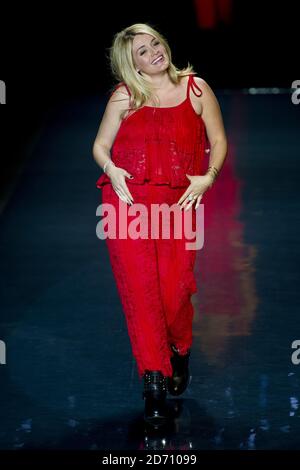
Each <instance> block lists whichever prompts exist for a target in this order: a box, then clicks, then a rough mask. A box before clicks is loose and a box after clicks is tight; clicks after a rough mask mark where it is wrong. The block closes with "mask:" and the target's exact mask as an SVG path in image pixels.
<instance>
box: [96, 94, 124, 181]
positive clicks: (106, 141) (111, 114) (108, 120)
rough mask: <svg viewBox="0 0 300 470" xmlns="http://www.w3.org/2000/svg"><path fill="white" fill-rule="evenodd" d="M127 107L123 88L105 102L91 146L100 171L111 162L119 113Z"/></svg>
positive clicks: (119, 122)
mask: <svg viewBox="0 0 300 470" xmlns="http://www.w3.org/2000/svg"><path fill="white" fill-rule="evenodd" d="M124 95H125V96H124ZM128 106H129V95H128V93H127V91H126V88H125V86H121V87H119V88H118V89H117V90H116V91H115V92H114V93H113V94H112V95H111V97H110V99H109V100H108V102H107V105H106V108H105V111H104V114H103V117H102V120H101V123H100V126H99V130H98V132H97V136H96V139H95V142H94V145H93V157H94V160H95V161H96V163H97V164H98V165H99V166H100V167H101V168H102V169H103V167H104V165H105V163H107V162H110V161H111V156H110V151H111V147H112V145H113V142H114V140H115V137H116V135H117V132H118V130H119V127H120V124H121V112H122V111H123V110H124V109H127V108H128ZM108 167H109V168H111V167H112V165H108ZM108 173H109V171H108V170H107V174H108Z"/></svg>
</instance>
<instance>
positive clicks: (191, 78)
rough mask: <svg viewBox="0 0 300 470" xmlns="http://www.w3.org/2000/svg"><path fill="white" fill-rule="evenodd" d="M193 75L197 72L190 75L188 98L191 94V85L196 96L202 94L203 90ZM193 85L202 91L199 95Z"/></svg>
mask: <svg viewBox="0 0 300 470" xmlns="http://www.w3.org/2000/svg"><path fill="white" fill-rule="evenodd" d="M193 75H195V74H191V75H189V80H188V87H187V98H188V97H189V96H190V95H189V92H190V87H191V88H192V90H193V93H194V95H196V96H198V97H199V96H201V95H202V90H201V88H199V86H198V85H197V83H196V82H195V80H194V76H193ZM193 87H195V88H197V90H199V91H200V94H199V95H197V93H196V92H195V90H194V88H193Z"/></svg>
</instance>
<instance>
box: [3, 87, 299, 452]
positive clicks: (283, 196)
mask: <svg viewBox="0 0 300 470" xmlns="http://www.w3.org/2000/svg"><path fill="white" fill-rule="evenodd" d="M218 97H219V99H220V104H221V108H222V111H223V115H224V122H225V127H226V130H227V133H228V139H229V154H228V158H227V160H226V163H225V166H224V168H223V171H222V174H221V176H220V177H219V180H218V181H217V183H216V184H215V185H214V187H213V189H212V190H210V191H209V192H207V193H206V195H205V197H204V198H203V203H204V204H205V243H204V248H203V249H202V250H199V253H198V254H197V266H196V274H197V283H198V292H197V294H195V295H194V297H193V302H194V307H195V317H194V342H193V348H192V353H191V361H190V364H191V374H192V378H191V383H190V385H189V388H188V389H187V390H186V392H185V393H184V394H183V395H182V396H181V397H178V398H176V399H175V398H173V397H169V400H170V406H172V408H173V412H174V418H173V420H172V422H171V423H170V425H169V426H168V427H167V428H165V429H162V430H160V431H159V432H153V431H151V430H149V429H146V428H145V427H144V424H143V418H142V415H143V400H142V383H141V382H140V381H139V379H138V376H137V370H136V364H135V361H134V359H133V358H132V354H131V347H130V343H129V338H128V336H127V330H126V324H125V320H124V316H123V313H122V309H121V305H120V302H119V298H118V294H117V291H116V287H115V284H114V280H113V275H112V272H111V268H110V264H109V258H108V253H107V251H106V247H105V242H104V241H103V240H99V239H98V238H97V237H96V233H95V231H96V224H97V222H98V217H96V207H97V205H98V204H99V203H100V202H101V192H99V191H98V190H97V189H96V188H95V181H96V179H97V178H98V176H99V175H100V170H99V169H98V168H97V167H96V164H95V162H94V161H93V160H92V156H91V145H92V142H93V139H94V137H95V134H96V131H97V127H98V123H99V119H100V117H101V113H102V109H101V106H100V105H99V97H92V98H90V99H87V100H86V101H84V102H82V101H79V102H77V103H70V104H69V105H68V106H66V107H65V108H64V109H61V110H53V113H52V114H51V115H49V117H48V121H47V122H45V123H44V125H43V126H42V127H41V130H40V132H39V134H38V135H37V138H36V140H35V142H34V145H33V148H32V149H31V151H32V155H31V158H30V159H29V160H28V165H27V167H26V168H25V170H24V172H23V173H22V174H21V176H20V177H19V179H18V181H17V184H16V186H15V189H14V192H13V194H12V195H11V197H10V199H9V201H8V202H7V204H6V206H5V209H4V211H3V213H2V216H1V234H0V258H1V291H2V294H1V312H2V314H1V315H2V316H1V331H0V339H1V340H3V341H5V343H6V364H2V365H1V366H0V376H1V412H0V413H1V416H0V448H2V449H20V448H24V449H25V448H31V449H32V448H34V449H39V448H45V449H46V448H47V449H61V448H64V449H75V448H81V449H112V450H113V449H247V450H248V449H249V450H251V449H287V448H289V449H297V448H300V410H299V399H300V365H298V366H297V365H294V364H293V363H292V360H291V355H292V352H293V350H292V348H291V344H292V342H293V341H294V340H297V339H300V326H299V325H300V320H299V298H300V295H299V287H298V281H299V261H300V260H299V250H300V248H299V226H300V222H299V201H300V198H299V192H298V189H299V155H300V152H299V147H300V146H299V112H300V108H299V106H300V105H299V106H298V107H297V106H296V105H293V104H292V102H291V99H290V96H289V94H287V93H286V94H272V95H243V94H222V95H221V94H219V95H218Z"/></svg>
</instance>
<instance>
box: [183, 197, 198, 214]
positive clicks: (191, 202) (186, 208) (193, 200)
mask: <svg viewBox="0 0 300 470" xmlns="http://www.w3.org/2000/svg"><path fill="white" fill-rule="evenodd" d="M195 200H196V199H192V200H191V201H190V202H189V203H188V205H187V206H186V207H185V209H184V210H185V211H187V210H189V208H190V207H192V205H193V204H194V202H195Z"/></svg>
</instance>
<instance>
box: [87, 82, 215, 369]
mask: <svg viewBox="0 0 300 470" xmlns="http://www.w3.org/2000/svg"><path fill="white" fill-rule="evenodd" d="M120 85H121V84H120ZM120 85H118V86H120ZM125 86H126V85H125ZM194 86H195V87H196V88H197V89H198V90H199V91H200V95H201V94H202V91H201V90H200V88H199V87H198V86H197V84H196V82H195V81H194V79H193V74H191V75H190V76H189V79H188V86H187V94H186V99H185V100H184V101H183V102H182V103H180V104H179V105H177V106H173V107H162V108H157V107H156V108H155V107H151V106H143V107H142V108H140V109H138V110H133V111H132V113H131V114H129V115H128V116H127V117H126V118H125V119H124V121H123V122H122V123H121V126H120V128H119V131H118V133H117V136H116V138H115V141H114V144H113V146H112V151H111V158H112V160H113V161H114V163H115V165H116V166H119V167H121V168H123V169H125V170H127V171H128V172H129V173H130V174H131V175H133V176H134V178H133V179H129V178H126V179H125V181H126V184H127V186H128V189H129V191H130V193H131V194H132V196H133V199H134V204H133V206H129V205H128V204H126V203H125V202H123V201H121V199H120V198H119V196H118V195H117V194H116V192H115V191H114V189H113V187H112V184H111V182H110V178H109V177H108V176H107V175H106V174H105V173H103V174H102V175H101V177H100V178H99V179H98V180H97V182H96V186H97V188H99V189H102V203H103V204H104V203H110V204H112V205H113V207H114V208H115V211H116V225H117V232H116V233H117V234H118V229H119V224H120V220H121V219H119V214H120V212H119V211H120V205H122V210H123V211H124V210H125V212H126V215H127V221H126V229H127V228H128V227H129V225H130V223H131V222H132V220H134V219H136V217H137V215H136V214H135V215H130V214H129V213H128V211H129V209H130V207H132V208H133V207H134V205H135V203H141V204H144V206H145V207H146V208H147V209H148V211H147V216H146V217H145V218H143V222H145V223H146V222H148V223H149V227H150V226H151V206H152V204H168V206H172V205H173V204H175V203H177V202H178V200H179V199H180V197H181V196H182V194H183V193H184V192H185V190H186V188H187V187H188V186H189V184H190V180H189V179H188V178H187V176H186V173H187V174H189V175H200V174H203V173H204V172H203V164H204V151H205V140H206V133H205V126H204V122H203V120H202V118H201V117H200V116H199V115H197V114H196V112H195V110H194V108H193V106H192V103H191V101H190V88H192V89H193V87H194ZM127 89H128V87H127ZM128 92H129V93H130V91H129V89H128ZM193 92H194V93H195V91H194V89H193ZM195 94H196V93H195ZM200 95H197V96H200ZM194 207H195V206H194V205H193V206H192V208H191V209H189V210H190V211H192V221H193V226H192V227H193V230H194V231H195V229H196V224H195V217H196V211H195V210H194ZM178 209H179V208H178ZM179 212H180V209H179ZM184 212H185V211H182V212H180V214H182V221H183V216H184ZM170 226H171V233H170V237H168V238H163V237H162V236H161V231H160V232H159V237H158V238H153V237H152V238H151V236H150V237H148V238H135V239H133V238H132V237H130V236H128V237H126V238H118V236H117V238H106V242H107V247H108V251H109V256H110V261H111V265H112V270H113V273H114V277H115V280H116V285H117V288H118V292H119V295H120V299H121V302H122V306H123V310H124V313H125V317H126V321H127V327H128V333H129V337H130V341H131V346H132V352H133V355H134V357H135V359H136V361H137V367H138V373H139V376H140V377H142V375H143V373H144V371H145V369H149V370H161V372H162V373H163V374H164V375H166V376H171V375H172V365H171V362H170V357H171V356H172V351H171V349H170V344H175V346H176V347H177V348H178V349H179V351H180V353H181V354H184V353H185V352H186V351H187V349H188V348H190V347H191V344H192V320H193V313H194V311H193V306H192V303H191V299H190V298H191V295H192V294H193V293H195V292H197V287H196V282H195V277H194V273H193V268H194V262H195V257H196V250H187V249H186V242H187V241H189V242H190V241H191V239H190V238H187V235H186V233H184V232H183V236H182V237H181V238H175V236H174V220H173V218H172V216H171V217H170ZM182 227H183V225H182Z"/></svg>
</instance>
